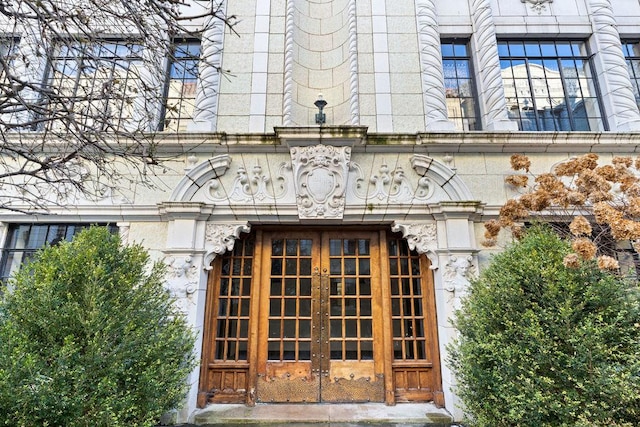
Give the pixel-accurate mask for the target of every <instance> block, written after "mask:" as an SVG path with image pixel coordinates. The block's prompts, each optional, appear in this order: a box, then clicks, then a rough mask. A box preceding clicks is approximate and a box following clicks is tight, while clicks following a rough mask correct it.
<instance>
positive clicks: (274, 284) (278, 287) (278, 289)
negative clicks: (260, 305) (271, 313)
mask: <svg viewBox="0 0 640 427" xmlns="http://www.w3.org/2000/svg"><path fill="white" fill-rule="evenodd" d="M278 295H282V279H271V296H278Z"/></svg>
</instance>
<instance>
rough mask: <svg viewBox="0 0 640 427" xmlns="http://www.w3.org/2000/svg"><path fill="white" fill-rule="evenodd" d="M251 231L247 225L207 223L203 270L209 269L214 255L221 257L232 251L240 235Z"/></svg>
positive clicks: (243, 223)
mask: <svg viewBox="0 0 640 427" xmlns="http://www.w3.org/2000/svg"><path fill="white" fill-rule="evenodd" d="M249 231H251V227H250V226H249V223H247V222H242V223H234V224H214V223H209V224H207V225H206V229H205V247H206V249H207V253H206V255H205V259H204V269H205V270H210V269H211V266H210V264H211V261H213V258H215V256H216V255H222V254H223V253H225V252H226V251H230V250H232V249H233V246H234V244H235V242H236V239H237V238H239V237H240V233H248V232H249Z"/></svg>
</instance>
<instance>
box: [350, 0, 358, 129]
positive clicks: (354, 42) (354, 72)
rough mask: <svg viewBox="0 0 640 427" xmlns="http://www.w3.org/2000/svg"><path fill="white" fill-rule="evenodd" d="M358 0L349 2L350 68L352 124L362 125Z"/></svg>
mask: <svg viewBox="0 0 640 427" xmlns="http://www.w3.org/2000/svg"><path fill="white" fill-rule="evenodd" d="M356 15H357V10H356V0H349V68H350V71H351V79H350V81H349V89H350V90H351V124H352V125H358V124H360V104H359V99H358V96H359V93H360V90H359V88H358V28H357V18H356Z"/></svg>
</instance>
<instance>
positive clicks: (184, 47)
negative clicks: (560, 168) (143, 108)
mask: <svg viewBox="0 0 640 427" xmlns="http://www.w3.org/2000/svg"><path fill="white" fill-rule="evenodd" d="M199 61H200V40H184V41H179V42H176V43H175V44H174V49H173V54H172V56H171V59H170V61H169V70H168V73H167V82H166V85H165V105H164V114H163V120H162V123H161V128H162V130H165V131H174V132H176V131H179V132H184V131H186V130H187V124H188V123H189V121H190V120H191V119H192V118H193V115H194V113H195V109H196V87H197V82H198V62H199Z"/></svg>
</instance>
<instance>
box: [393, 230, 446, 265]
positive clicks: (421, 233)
mask: <svg viewBox="0 0 640 427" xmlns="http://www.w3.org/2000/svg"><path fill="white" fill-rule="evenodd" d="M391 230H392V231H393V232H402V236H403V237H404V238H405V239H406V240H407V244H408V245H409V249H411V250H415V251H416V252H418V253H419V254H426V255H427V256H429V260H430V261H431V268H432V269H436V268H438V264H437V263H438V261H437V260H438V258H437V256H435V251H436V249H438V238H437V234H438V232H437V228H436V225H435V224H433V223H431V224H400V223H397V222H394V223H393V226H392V227H391Z"/></svg>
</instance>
